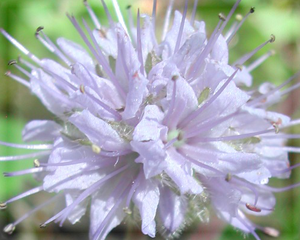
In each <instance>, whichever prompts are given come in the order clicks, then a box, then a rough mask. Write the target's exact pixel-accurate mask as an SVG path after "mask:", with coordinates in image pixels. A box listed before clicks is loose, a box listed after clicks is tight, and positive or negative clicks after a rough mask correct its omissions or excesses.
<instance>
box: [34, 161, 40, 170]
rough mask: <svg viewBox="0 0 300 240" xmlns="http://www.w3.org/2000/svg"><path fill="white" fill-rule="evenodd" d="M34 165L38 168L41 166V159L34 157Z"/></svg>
mask: <svg viewBox="0 0 300 240" xmlns="http://www.w3.org/2000/svg"><path fill="white" fill-rule="evenodd" d="M33 166H34V167H36V168H38V167H40V166H41V163H40V161H39V160H38V159H34V160H33Z"/></svg>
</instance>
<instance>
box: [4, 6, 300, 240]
mask: <svg viewBox="0 0 300 240" xmlns="http://www.w3.org/2000/svg"><path fill="white" fill-rule="evenodd" d="M112 2H113V4H114V7H115V11H116V15H117V18H118V22H117V23H116V22H114V21H113V19H112V17H111V15H110V13H109V11H108V9H107V6H106V5H105V2H104V1H102V4H103V7H104V9H105V11H106V14H107V18H108V20H109V27H107V28H106V27H104V26H102V25H101V24H100V22H99V21H98V19H97V17H96V15H95V13H94V12H93V10H92V9H91V8H90V6H89V4H88V2H87V1H85V2H84V3H85V6H86V8H87V10H88V12H89V14H90V16H91V19H92V20H93V22H94V25H95V29H93V30H92V29H91V28H90V27H89V26H88V24H86V22H85V21H84V20H83V24H84V28H85V30H86V33H85V32H84V30H83V28H82V27H81V26H80V25H79V23H78V22H77V20H76V19H75V17H74V16H70V15H68V17H69V19H70V21H71V22H72V23H73V25H74V27H75V28H76V30H77V31H78V33H79V35H80V36H81V38H82V39H83V40H84V42H85V43H86V45H87V47H88V48H89V50H90V52H91V53H92V54H91V55H90V54H89V53H88V52H87V51H86V50H85V49H84V48H83V47H82V46H80V45H78V44H77V43H75V42H72V41H70V40H67V39H64V38H59V39H57V42H56V44H55V43H53V42H52V41H51V40H50V39H49V38H48V37H47V35H46V34H45V33H44V31H43V27H39V28H38V29H37V31H36V38H37V39H38V40H39V41H40V42H41V43H42V44H44V46H45V47H46V48H48V49H49V50H50V51H51V52H53V53H54V54H55V55H56V56H57V57H59V58H60V59H61V63H58V62H56V61H54V60H51V59H39V58H38V57H36V56H35V55H33V54H32V53H30V52H29V51H28V50H27V49H26V48H25V47H24V46H23V45H21V44H20V43H19V42H18V41H17V40H15V39H14V38H13V37H11V36H10V35H9V34H8V33H7V32H6V31H5V30H3V29H1V33H2V34H3V35H4V36H5V37H6V38H7V39H8V40H9V41H10V42H11V43H12V44H14V45H15V46H16V47H17V48H19V49H20V51H22V52H23V53H24V54H25V55H26V56H27V57H28V58H29V59H30V60H31V62H27V61H25V60H24V59H22V58H21V59H20V61H19V62H20V63H21V64H19V63H18V62H16V61H11V62H10V63H9V65H12V66H14V67H16V68H17V69H18V70H19V71H21V72H22V73H24V74H25V75H26V76H27V77H28V79H29V81H27V80H25V79H23V78H21V77H18V76H17V75H15V74H13V73H11V72H7V75H8V76H9V77H11V78H13V79H15V80H16V81H18V82H20V83H21V84H23V85H24V86H26V87H28V88H29V89H30V90H31V91H32V93H33V94H35V95H36V96H37V97H38V98H39V99H40V100H41V102H42V103H43V104H44V105H45V106H46V108H47V109H48V110H49V111H50V112H52V113H53V114H54V115H55V116H56V117H57V120H56V121H50V120H47V121H45V120H35V121H32V122H29V123H28V124H27V125H26V126H25V128H24V130H23V139H24V141H26V142H31V141H40V142H43V143H41V144H24V145H20V144H14V143H6V142H1V144H2V145H5V146H10V147H16V148H25V149H34V150H37V152H36V153H34V154H29V155H19V156H2V157H0V161H14V160H22V159H27V158H35V160H34V165H35V167H34V168H32V169H26V170H22V171H18V172H11V173H5V176H18V175H23V174H34V175H36V177H37V178H38V179H40V180H41V181H42V184H41V186H39V187H36V188H33V189H31V190H28V191H26V192H24V193H22V194H20V195H18V196H16V197H13V198H11V199H9V200H7V201H5V202H3V203H1V205H0V208H2V209H4V208H6V207H7V205H8V204H9V203H11V202H14V201H16V200H19V199H22V198H24V197H27V196H29V195H32V194H36V193H39V192H51V193H56V194H55V196H54V197H53V198H51V199H50V200H49V201H48V202H45V203H44V204H42V205H41V206H38V207H36V208H35V209H33V210H32V211H31V212H30V213H29V214H27V215H25V216H24V217H21V218H20V219H18V220H16V221H15V222H14V223H11V224H9V225H7V226H6V227H5V229H4V231H5V232H7V233H12V232H13V230H14V228H15V227H16V225H18V224H19V223H20V222H21V221H23V220H24V219H25V218H27V217H28V216H29V215H30V214H32V213H33V212H35V211H38V210H39V209H41V208H42V207H45V206H46V205H47V204H49V203H51V202H53V201H58V198H64V201H65V204H66V206H65V208H63V209H62V210H61V211H59V212H57V213H56V214H55V215H54V216H53V217H51V218H50V219H48V220H46V221H45V222H44V223H43V224H41V226H42V227H44V226H46V225H48V224H49V223H51V222H53V221H54V222H59V223H60V225H62V224H63V223H64V222H65V221H66V220H67V219H68V220H69V221H70V222H71V223H73V224H75V223H76V222H78V221H79V220H80V219H81V217H82V216H83V215H84V214H85V213H86V209H87V208H88V207H90V239H93V240H97V239H105V237H106V236H107V234H108V233H109V232H110V231H111V230H112V229H113V228H114V227H116V226H117V225H119V224H120V223H121V222H122V221H123V220H124V219H126V218H133V219H134V220H136V221H138V222H141V231H142V232H143V233H144V234H145V235H149V236H150V237H153V238H154V237H155V236H156V231H157V230H158V231H160V232H161V234H162V235H163V236H165V237H166V238H169V237H175V236H177V234H178V233H180V232H181V231H182V230H183V229H184V227H185V226H186V225H188V224H189V223H190V221H191V219H193V218H194V217H195V215H197V213H198V211H205V212H206V211H207V209H206V207H205V205H206V204H207V202H208V201H209V202H210V203H211V205H212V206H213V208H214V210H215V212H216V213H217V215H218V216H219V217H220V218H222V219H224V220H225V221H226V222H228V223H229V224H231V225H232V226H234V227H235V228H238V229H240V230H241V231H243V232H245V233H251V234H253V236H254V237H255V238H256V239H259V237H258V235H257V234H256V232H255V231H256V230H262V231H263V232H264V233H266V234H269V235H271V236H276V235H278V234H279V232H278V231H277V230H275V229H272V228H269V227H261V226H258V225H256V224H254V223H253V222H251V221H250V220H249V219H248V218H247V215H266V214H269V213H271V212H272V211H273V209H274V206H275V198H274V196H273V192H278V191H285V190H288V189H290V188H293V187H296V186H298V185H300V184H299V183H298V184H296V185H292V186H288V187H285V188H281V189H277V188H274V187H271V186H269V185H268V182H269V179H270V178H287V177H289V175H290V171H291V170H292V169H293V168H295V167H296V165H295V166H292V167H290V166H289V161H288V155H287V153H288V152H294V151H298V149H295V148H292V147H284V146H283V145H284V143H285V140H287V139H289V138H298V137H299V136H298V135H289V134H285V133H284V132H283V131H281V129H285V128H288V127H289V126H293V125H295V124H298V123H299V120H290V118H289V117H288V116H285V115H283V114H280V113H277V112H271V111H269V110H268V107H270V106H272V105H273V104H274V103H276V102H279V101H280V98H281V96H282V95H283V94H284V93H283V92H282V91H281V89H282V88H283V87H284V86H285V85H287V84H288V83H289V82H290V81H291V80H292V79H293V78H295V77H297V76H298V74H296V75H295V76H293V77H292V78H291V79H289V80H288V81H286V82H285V83H283V84H282V85H280V86H278V87H275V86H273V85H272V84H271V83H264V84H262V85H261V86H260V87H259V88H258V89H256V90H252V91H249V90H248V87H250V86H252V77H251V74H250V72H251V68H252V69H253V68H254V67H255V66H256V65H257V64H259V63H260V62H261V59H259V60H257V62H255V63H253V65H250V66H245V63H246V61H247V60H249V59H250V58H251V57H252V56H253V55H254V54H255V53H256V52H257V51H258V50H260V49H261V48H262V47H263V46H265V45H266V44H268V43H272V42H274V41H275V37H274V36H273V35H271V37H270V39H269V40H268V41H266V42H265V43H263V44H262V45H261V46H259V47H258V48H257V49H255V50H253V51H252V52H250V53H248V54H246V55H245V56H243V57H241V58H240V59H239V60H238V61H236V63H234V64H232V65H230V64H229V61H228V55H229V53H228V43H229V42H230V41H231V39H232V38H233V37H234V36H235V34H236V32H237V31H238V29H239V28H240V27H241V24H234V25H233V26H232V27H231V28H230V30H229V32H228V33H227V34H226V35H222V33H223V31H224V28H225V27H226V26H227V25H228V22H229V20H230V19H231V16H232V15H233V13H234V11H235V10H236V8H237V6H238V4H239V3H240V0H238V1H236V3H235V5H234V6H233V8H232V10H231V11H230V12H229V14H228V16H224V15H223V14H220V15H219V18H220V20H219V23H218V25H217V27H216V29H215V31H214V32H213V33H212V35H211V36H210V37H209V38H208V37H207V34H206V30H205V23H204V22H202V21H195V8H194V10H193V14H192V18H191V20H190V21H189V20H188V19H187V17H186V15H187V9H188V7H187V6H188V5H187V3H188V1H186V2H185V8H184V11H183V14H181V13H180V12H179V11H175V12H174V21H173V25H172V26H171V27H170V29H169V22H170V17H171V14H172V12H173V10H172V9H173V3H174V1H170V4H169V6H168V10H167V13H166V20H165V27H164V31H163V34H162V41H161V42H159V41H158V40H157V38H156V32H155V28H156V26H155V22H156V21H155V20H156V19H155V18H156V0H154V2H153V15H152V17H149V16H147V15H144V14H143V15H141V14H140V13H139V12H138V14H137V25H136V26H134V25H132V24H130V27H129V28H127V27H126V24H125V21H124V19H123V16H122V15H121V13H120V9H119V6H118V3H117V1H116V0H113V1H112ZM196 3H197V1H196ZM196 5H197V4H195V6H196ZM253 12H254V8H251V9H250V11H249V13H248V14H247V15H246V17H245V19H246V18H247V17H248V15H249V14H251V13H253ZM130 16H131V15H130V14H129V22H130V23H132V22H133V21H132V19H131V17H130ZM245 19H243V20H242V21H241V23H242V22H244V20H245ZM89 38H90V39H91V40H89ZM271 54H272V53H267V54H266V55H265V56H263V58H267V57H268V56H270V55H271ZM21 65H24V66H25V67H26V68H27V70H26V69H25V68H23V67H22V66H21ZM28 69H29V71H28ZM297 86H298V85H297V84H295V85H294V86H293V87H291V88H290V89H287V90H285V91H284V92H285V93H286V92H289V91H291V90H293V89H294V88H295V87H297Z"/></svg>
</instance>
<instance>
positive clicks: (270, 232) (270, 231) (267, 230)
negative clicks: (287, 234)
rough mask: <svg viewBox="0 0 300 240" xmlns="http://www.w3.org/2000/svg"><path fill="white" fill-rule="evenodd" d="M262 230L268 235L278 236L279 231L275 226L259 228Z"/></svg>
mask: <svg viewBox="0 0 300 240" xmlns="http://www.w3.org/2000/svg"><path fill="white" fill-rule="evenodd" d="M261 230H262V232H263V233H264V234H266V235H268V236H270V237H274V238H277V237H279V236H280V232H279V231H278V230H277V229H275V228H270V227H264V228H262V229H261Z"/></svg>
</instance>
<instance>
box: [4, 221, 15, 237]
mask: <svg viewBox="0 0 300 240" xmlns="http://www.w3.org/2000/svg"><path fill="white" fill-rule="evenodd" d="M15 229H16V226H15V225H14V224H12V223H10V224H8V225H6V226H5V227H4V229H3V232H5V233H7V234H12V233H13V231H14V230H15Z"/></svg>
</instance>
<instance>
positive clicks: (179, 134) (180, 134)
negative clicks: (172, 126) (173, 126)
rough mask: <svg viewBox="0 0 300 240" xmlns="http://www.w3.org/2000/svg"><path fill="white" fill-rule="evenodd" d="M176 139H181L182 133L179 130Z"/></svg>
mask: <svg viewBox="0 0 300 240" xmlns="http://www.w3.org/2000/svg"><path fill="white" fill-rule="evenodd" d="M177 140H178V141H181V140H183V134H182V132H179V133H178V136H177Z"/></svg>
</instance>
